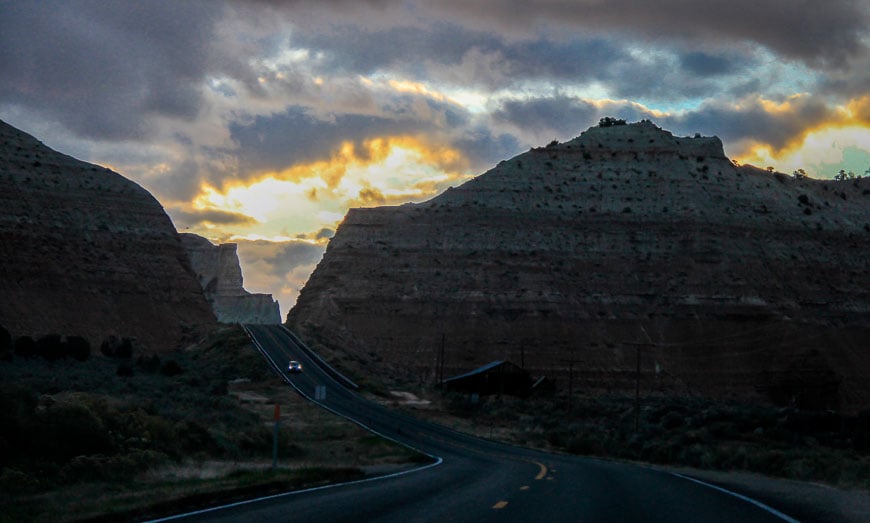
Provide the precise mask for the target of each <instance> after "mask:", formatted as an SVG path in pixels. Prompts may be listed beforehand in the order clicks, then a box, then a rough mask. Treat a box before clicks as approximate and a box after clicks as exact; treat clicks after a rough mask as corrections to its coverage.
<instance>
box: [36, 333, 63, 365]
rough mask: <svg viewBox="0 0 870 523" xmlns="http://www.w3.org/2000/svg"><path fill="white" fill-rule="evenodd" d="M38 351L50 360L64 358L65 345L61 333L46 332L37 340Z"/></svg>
mask: <svg viewBox="0 0 870 523" xmlns="http://www.w3.org/2000/svg"><path fill="white" fill-rule="evenodd" d="M36 353H37V354H38V355H40V356H42V357H43V358H45V359H47V360H49V361H54V360H59V359H60V358H62V357H63V356H64V346H63V342H62V341H61V337H60V334H46V335H45V336H43V337H41V338H39V339H38V340H36Z"/></svg>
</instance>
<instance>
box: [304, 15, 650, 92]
mask: <svg viewBox="0 0 870 523" xmlns="http://www.w3.org/2000/svg"><path fill="white" fill-rule="evenodd" d="M319 29H320V28H299V30H298V31H297V32H296V33H295V34H294V38H293V41H292V45H294V46H299V47H303V48H307V49H312V50H315V51H317V52H322V53H323V54H324V58H323V59H322V63H321V64H320V66H321V67H322V69H323V70H325V71H336V70H338V71H343V72H345V73H354V74H363V75H367V74H371V73H374V72H377V71H380V70H385V69H389V70H393V71H399V72H401V73H403V74H407V75H409V76H412V77H429V78H433V79H435V80H440V81H444V82H447V83H452V84H456V85H467V86H472V85H476V86H484V87H488V88H492V89H497V88H507V87H510V86H512V85H514V84H516V83H518V82H522V81H525V80H527V79H529V78H537V79H550V80H552V79H570V80H573V81H579V82H591V81H595V80H599V79H604V78H608V77H610V78H612V77H613V76H614V75H611V74H609V71H611V70H613V68H614V67H616V66H619V65H620V64H626V65H625V66H626V67H629V65H630V64H632V63H634V62H635V59H634V58H633V57H632V56H631V55H630V54H629V53H628V52H627V51H626V50H625V49H624V47H623V46H622V45H621V44H618V43H615V42H611V41H608V40H605V39H602V38H591V39H590V38H576V39H571V40H564V41H563V40H550V39H547V38H538V39H534V40H523V41H511V40H509V39H505V38H502V37H500V36H497V35H494V34H490V33H483V32H479V31H473V30H468V29H466V28H463V27H460V26H457V25H451V24H442V23H436V24H433V25H432V26H428V27H425V28H419V27H409V26H405V27H396V28H390V29H388V30H385V31H369V30H368V29H366V28H362V27H351V26H344V27H340V28H332V29H331V30H328V31H322V30H319ZM474 60H478V61H479V62H480V63H474ZM445 68H447V69H445Z"/></svg>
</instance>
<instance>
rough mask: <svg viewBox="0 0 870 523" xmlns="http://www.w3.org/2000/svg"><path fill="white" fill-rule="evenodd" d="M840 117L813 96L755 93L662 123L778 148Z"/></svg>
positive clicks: (705, 107)
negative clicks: (781, 96) (778, 98)
mask: <svg viewBox="0 0 870 523" xmlns="http://www.w3.org/2000/svg"><path fill="white" fill-rule="evenodd" d="M840 118H841V115H840V114H839V112H838V111H837V109H836V108H834V107H831V106H830V105H829V104H828V103H826V102H825V101H824V100H821V99H819V98H816V97H813V96H808V95H795V96H793V97H790V98H788V99H786V100H782V101H779V102H777V101H771V100H767V99H765V98H763V97H761V96H759V95H754V96H750V97H747V98H745V99H743V100H740V101H739V102H738V103H736V104H728V103H722V102H709V103H706V104H704V105H702V106H701V107H700V108H698V109H697V110H695V111H691V112H688V113H686V114H683V115H678V116H672V117H667V118H665V119H664V120H663V121H662V122H661V123H662V124H663V125H665V126H666V127H667V126H671V128H673V129H675V130H678V131H681V132H685V133H686V134H689V133H691V132H693V131H692V130H693V129H694V130H697V131H700V132H703V133H705V134H707V133H715V134H716V135H717V136H719V137H720V138H722V140H723V141H724V142H725V143H726V144H728V143H731V144H733V145H737V146H739V142H746V141H752V142H756V143H764V144H768V145H769V146H770V147H772V148H773V149H774V150H777V149H783V148H786V147H790V146H792V145H794V144H795V143H796V142H798V141H800V140H801V139H802V138H803V137H804V136H805V134H806V133H807V132H808V131H810V130H812V129H813V128H815V127H818V126H819V125H822V124H829V123H832V122H836V121H837V120H839V119H840Z"/></svg>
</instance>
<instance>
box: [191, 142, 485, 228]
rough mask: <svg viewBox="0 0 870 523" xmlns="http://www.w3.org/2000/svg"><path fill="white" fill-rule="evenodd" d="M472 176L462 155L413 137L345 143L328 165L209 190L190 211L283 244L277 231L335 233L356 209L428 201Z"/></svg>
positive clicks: (295, 168)
mask: <svg viewBox="0 0 870 523" xmlns="http://www.w3.org/2000/svg"><path fill="white" fill-rule="evenodd" d="M466 169H467V167H466V161H465V160H464V158H463V157H462V155H461V153H460V152H459V151H457V150H456V149H453V148H450V147H447V146H438V145H429V144H427V143H425V142H423V141H422V140H420V139H418V138H414V137H402V136H399V137H384V138H377V139H373V140H367V141H365V142H363V143H362V144H361V145H360V146H359V147H355V146H354V145H353V144H352V143H350V142H346V143H344V144H342V146H341V147H340V148H339V150H338V151H337V152H336V153H335V154H334V155H333V156H332V158H330V159H329V160H323V161H317V162H312V163H310V164H306V165H295V166H293V167H292V168H289V169H286V170H283V171H281V172H274V173H264V174H262V175H260V176H258V177H257V178H255V179H253V180H251V181H248V182H231V183H227V184H225V186H224V187H223V188H218V187H215V186H213V185H210V184H207V183H204V184H203V185H202V186H201V188H200V192H199V194H198V195H197V196H196V198H195V199H194V200H193V204H192V206H193V208H194V209H196V210H197V211H211V210H220V211H226V212H232V213H236V214H239V215H244V216H250V217H251V218H253V219H255V220H256V223H253V224H249V225H246V226H242V227H241V230H240V232H238V233H237V234H238V235H240V236H241V237H245V238H251V239H253V238H280V237H282V234H283V233H281V232H279V229H280V230H283V231H286V232H289V233H290V234H291V235H293V234H305V233H309V232H311V231H314V230H318V229H321V228H323V227H328V228H334V227H335V225H336V224H337V223H338V222H339V221H340V220H341V219H342V218H343V216H344V213H345V212H347V209H348V208H350V207H357V206H371V205H384V204H399V203H404V202H408V201H416V202H419V201H423V200H426V199H429V198H431V197H433V196H435V195H436V194H438V193H439V192H441V191H442V190H444V189H445V188H446V187H447V186H448V185H451V184H457V183H461V182H462V181H464V180H465V179H467V178H469V177H470V174H468V173H467V172H466ZM288 229H289V230H288Z"/></svg>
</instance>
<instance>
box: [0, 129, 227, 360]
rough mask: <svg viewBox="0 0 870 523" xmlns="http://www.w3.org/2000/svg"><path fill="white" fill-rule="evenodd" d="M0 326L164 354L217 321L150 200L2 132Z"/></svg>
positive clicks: (108, 174) (132, 187)
mask: <svg viewBox="0 0 870 523" xmlns="http://www.w3.org/2000/svg"><path fill="white" fill-rule="evenodd" d="M0 324H2V325H3V326H4V327H6V328H8V329H9V330H10V331H11V332H12V333H13V334H14V335H16V336H21V335H31V336H40V335H43V334H47V333H58V334H62V335H82V336H86V337H87V338H89V339H90V340H91V343H93V344H99V343H100V341H101V340H102V339H104V338H105V337H107V336H109V335H113V334H114V335H119V336H124V337H133V338H136V339H137V340H138V343H139V344H140V345H142V346H143V347H145V348H147V349H149V350H152V351H162V350H169V349H174V348H176V347H177V346H178V345H179V344H181V343H184V342H185V341H186V340H190V339H193V338H195V337H197V336H198V335H199V334H201V333H204V332H205V331H207V330H208V329H210V328H211V327H212V326H214V324H215V319H214V315H213V314H212V312H211V309H210V308H209V306H208V303H207V302H206V300H205V297H204V296H203V293H202V289H201V288H200V287H199V285H198V284H197V281H196V278H195V276H194V275H193V272H192V271H191V269H190V264H189V261H188V258H187V254H186V253H185V251H184V249H183V248H182V246H181V242H180V240H179V238H178V234H177V233H176V231H175V228H174V227H173V226H172V222H171V221H170V220H169V217H168V216H167V215H166V213H165V212H164V211H163V208H162V207H161V206H160V204H159V203H158V202H157V200H155V199H154V197H153V196H151V194H149V193H148V191H146V190H145V189H143V188H142V187H140V186H138V185H137V184H135V183H133V182H131V181H130V180H127V179H125V178H124V177H122V176H121V175H119V174H118V173H115V172H112V171H111V170H109V169H106V168H104V167H99V166H97V165H92V164H88V163H85V162H81V161H79V160H76V159H74V158H71V157H69V156H66V155H63V154H60V153H58V152H56V151H53V150H51V149H49V148H48V147H46V146H44V145H43V144H42V143H40V142H38V141H37V140H36V139H34V138H33V137H31V136H29V135H27V134H25V133H23V132H21V131H19V130H17V129H15V128H13V127H11V126H9V125H7V124H6V123H4V122H0Z"/></svg>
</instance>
